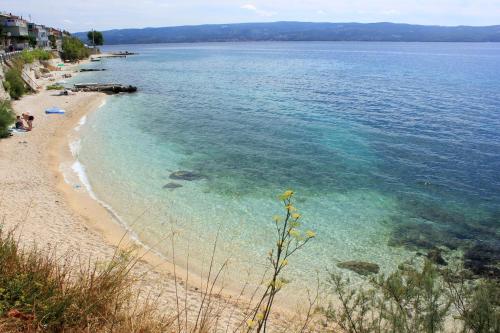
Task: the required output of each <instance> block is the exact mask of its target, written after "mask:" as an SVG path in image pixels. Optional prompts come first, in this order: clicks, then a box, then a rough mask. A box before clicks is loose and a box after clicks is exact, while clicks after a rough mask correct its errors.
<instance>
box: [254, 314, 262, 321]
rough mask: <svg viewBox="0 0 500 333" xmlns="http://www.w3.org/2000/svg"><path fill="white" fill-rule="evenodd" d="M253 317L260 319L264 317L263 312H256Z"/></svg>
mask: <svg viewBox="0 0 500 333" xmlns="http://www.w3.org/2000/svg"><path fill="white" fill-rule="evenodd" d="M255 319H257V320H258V321H261V320H262V319H264V314H263V313H262V312H259V313H257V315H256V316H255Z"/></svg>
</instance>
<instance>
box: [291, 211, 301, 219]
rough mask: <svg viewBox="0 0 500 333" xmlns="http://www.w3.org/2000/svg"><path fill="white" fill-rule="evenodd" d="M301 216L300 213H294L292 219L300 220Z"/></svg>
mask: <svg viewBox="0 0 500 333" xmlns="http://www.w3.org/2000/svg"><path fill="white" fill-rule="evenodd" d="M300 216H301V215H300V214H299V213H293V214H292V217H293V218H294V219H296V220H298V219H300Z"/></svg>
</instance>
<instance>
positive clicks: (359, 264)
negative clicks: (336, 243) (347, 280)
mask: <svg viewBox="0 0 500 333" xmlns="http://www.w3.org/2000/svg"><path fill="white" fill-rule="evenodd" d="M337 267H339V268H343V269H348V270H350V271H353V272H355V273H357V274H359V275H370V274H377V273H378V272H379V270H380V267H379V265H377V264H374V263H371V262H364V261H344V262H340V263H338V264H337Z"/></svg>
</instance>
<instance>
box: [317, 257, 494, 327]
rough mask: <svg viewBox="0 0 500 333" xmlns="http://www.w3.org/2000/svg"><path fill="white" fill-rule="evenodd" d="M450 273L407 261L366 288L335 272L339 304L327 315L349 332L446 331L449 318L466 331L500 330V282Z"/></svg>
mask: <svg viewBox="0 0 500 333" xmlns="http://www.w3.org/2000/svg"><path fill="white" fill-rule="evenodd" d="M450 276H451V275H450V274H443V272H441V271H439V270H438V269H437V268H436V267H435V266H434V265H433V264H432V263H430V262H428V261H426V262H425V264H424V265H423V267H422V268H421V269H415V268H414V267H413V266H411V265H402V266H400V267H399V268H398V270H397V271H396V272H395V273H393V274H390V275H389V276H387V277H386V276H384V275H380V276H378V277H376V278H372V279H371V280H370V282H371V287H367V288H362V287H357V288H352V286H351V281H350V280H349V279H345V278H343V277H342V276H341V275H340V274H337V273H330V278H329V281H328V285H329V287H330V290H331V291H332V292H333V295H334V296H335V297H336V298H337V299H338V300H339V304H332V305H330V306H329V307H328V309H326V310H325V315H326V318H327V319H328V320H329V321H332V322H334V323H335V324H337V325H338V326H340V327H341V328H342V329H343V330H345V331H346V332H348V333H372V332H377V333H380V332H394V333H396V332H397V333H410V332H425V333H437V332H446V331H449V329H448V330H446V329H445V326H446V325H445V323H446V322H447V323H448V324H450V323H451V322H453V325H454V327H455V326H456V327H459V328H460V331H461V332H464V333H466V332H472V333H490V332H491V333H493V332H499V329H500V301H499V299H500V285H499V283H498V281H488V282H480V283H479V284H478V283H473V282H470V281H467V280H465V279H461V280H460V279H457V278H456V276H453V279H451V278H450ZM457 313H458V314H459V315H458V316H457V315H456V314H457Z"/></svg>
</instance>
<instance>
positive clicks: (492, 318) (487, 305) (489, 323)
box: [444, 271, 500, 333]
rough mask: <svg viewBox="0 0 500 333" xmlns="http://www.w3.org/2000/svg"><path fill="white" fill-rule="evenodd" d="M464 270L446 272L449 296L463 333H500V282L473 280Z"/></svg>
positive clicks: (445, 277)
mask: <svg viewBox="0 0 500 333" xmlns="http://www.w3.org/2000/svg"><path fill="white" fill-rule="evenodd" d="M467 278H468V276H467V274H464V272H463V271H462V272H459V273H458V274H457V273H450V271H446V272H445V274H444V279H445V281H446V284H447V291H448V295H449V298H450V299H451V300H452V302H453V305H454V307H455V309H456V311H457V312H458V316H457V318H458V319H459V320H461V321H462V322H463V323H464V324H463V329H462V332H464V333H465V332H474V333H490V332H500V281H498V280H485V281H480V282H479V283H473V282H471V281H469V280H468V279H467Z"/></svg>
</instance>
